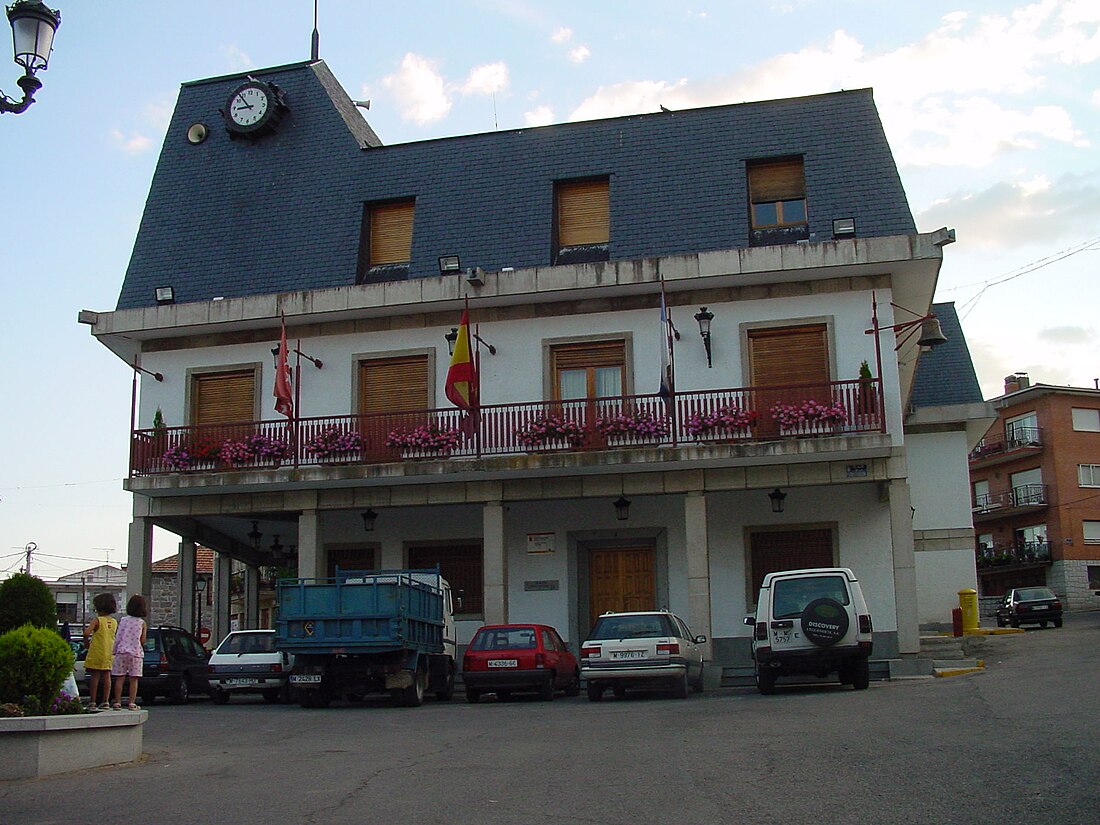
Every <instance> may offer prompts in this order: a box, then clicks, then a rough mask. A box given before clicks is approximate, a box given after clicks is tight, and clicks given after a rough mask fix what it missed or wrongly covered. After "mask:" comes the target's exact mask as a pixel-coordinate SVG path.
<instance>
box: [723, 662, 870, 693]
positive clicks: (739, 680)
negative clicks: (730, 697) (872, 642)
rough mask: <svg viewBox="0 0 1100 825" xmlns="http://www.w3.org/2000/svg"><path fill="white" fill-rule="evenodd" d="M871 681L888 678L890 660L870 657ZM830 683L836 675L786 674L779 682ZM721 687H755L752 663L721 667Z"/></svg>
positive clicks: (754, 672) (834, 679) (754, 673)
mask: <svg viewBox="0 0 1100 825" xmlns="http://www.w3.org/2000/svg"><path fill="white" fill-rule="evenodd" d="M870 671H871V681H872V682H880V681H885V680H887V679H889V678H890V662H889V661H888V660H886V659H872V660H871V662H870ZM799 682H801V683H803V684H816V683H821V684H832V683H834V682H836V676H835V675H831V676H829V677H827V678H825V679H818V678H817V677H815V676H798V677H795V676H788V677H786V678H784V680H783V682H781V684H792V685H793V684H797V683H799ZM722 687H756V671H755V670H754V668H753V667H752V665H733V666H727V667H723V668H722Z"/></svg>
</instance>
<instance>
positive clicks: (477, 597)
mask: <svg viewBox="0 0 1100 825" xmlns="http://www.w3.org/2000/svg"><path fill="white" fill-rule="evenodd" d="M437 564H438V565H439V571H440V573H441V574H442V576H443V578H445V579H446V580H447V583H448V584H449V585H450V586H451V592H452V593H453V594H454V595H455V597H456V598H457V597H459V596H461V597H462V606H461V607H457V606H456V608H455V612H456V613H482V612H483V611H484V609H485V607H484V605H485V597H484V593H485V565H484V563H483V562H482V554H481V547H480V546H479V545H476V544H470V545H459V546H451V547H410V548H409V568H410V569H411V570H426V569H429V568H432V567H435V566H436V565H437Z"/></svg>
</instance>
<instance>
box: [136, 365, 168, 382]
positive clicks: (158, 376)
mask: <svg viewBox="0 0 1100 825" xmlns="http://www.w3.org/2000/svg"><path fill="white" fill-rule="evenodd" d="M130 366H132V367H133V368H134V372H143V373H145V374H146V375H151V376H152V377H153V378H155V379H156V380H157V381H163V380H164V375H163V374H162V373H159V372H153V371H152V370H147V369H145V367H139V366H138V365H137V362H136V361H135V362H134V363H133V364H131V365H130ZM134 380H135V381H136V380H137V376H135V377H134Z"/></svg>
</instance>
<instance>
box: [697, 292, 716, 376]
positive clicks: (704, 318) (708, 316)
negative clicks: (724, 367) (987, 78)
mask: <svg viewBox="0 0 1100 825" xmlns="http://www.w3.org/2000/svg"><path fill="white" fill-rule="evenodd" d="M695 320H696V321H698V322H699V334H700V335H701V336H703V349H705V350H706V351H707V367H708V368H709V367H710V366H711V362H710V322H711V321H713V320H714V313H713V312H707V308H706V307H699V311H698V312H696V313H695Z"/></svg>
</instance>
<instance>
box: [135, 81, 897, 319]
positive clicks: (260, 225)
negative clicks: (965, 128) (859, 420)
mask: <svg viewBox="0 0 1100 825" xmlns="http://www.w3.org/2000/svg"><path fill="white" fill-rule="evenodd" d="M251 75H252V76H254V77H258V78H262V79H264V80H268V81H273V82H275V83H276V84H278V85H279V86H280V87H281V88H282V89H283V91H284V92H285V95H286V99H287V103H288V106H289V115H288V116H287V117H286V118H285V120H284V121H283V122H282V123H281V124H280V127H279V130H278V132H277V133H276V134H274V135H269V136H267V137H265V138H262V139H259V140H257V141H255V142H250V141H246V140H236V141H234V140H230V138H229V136H228V134H227V133H226V131H225V129H224V126H223V121H222V117H221V115H220V114H219V110H220V109H221V108H223V107H224V106H225V103H226V100H227V99H228V96H229V94H230V92H231V91H232V90H233V89H234V88H235V87H236V86H237V85H239V84H240V83H241V82H242V81H243V79H244V77H245V75H234V76H227V77H221V78H213V79H210V80H203V81H196V82H193V83H186V84H184V85H183V86H182V88H181V90H180V95H179V98H178V101H177V103H176V108H175V112H174V114H173V116H172V120H171V124H170V126H169V128H168V133H167V136H166V137H165V142H164V146H163V148H162V150H161V155H160V159H159V161H158V164H157V169H156V172H155V174H154V176H153V181H152V185H151V187H150V190H149V197H148V200H147V202H146V207H145V213H144V215H143V217H142V221H141V225H140V228H139V230H138V235H137V240H136V242H135V244H134V249H133V254H132V257H131V260H130V265H129V267H128V269H127V272H126V277H125V281H124V284H123V287H122V292H121V295H120V297H119V301H118V308H119V309H128V308H133V307H142V306H152V305H154V304H155V301H154V289H155V287H157V286H165V285H171V286H172V287H173V288H174V289H175V296H176V301H177V302H178V303H184V302H189V301H203V300H209V299H211V298H214V297H216V296H223V297H226V298H229V297H238V296H244V295H256V294H267V293H279V292H289V291H295V290H305V289H316V288H325V287H335V286H346V285H348V284H353V283H355V278H356V269H357V262H358V255H359V241H360V233H361V228H362V223H363V205H364V203H365V202H372V201H379V200H385V199H392V198H407V197H415V198H416V211H415V222H414V230H413V249H412V261H411V264H410V267H409V272H408V277H410V278H415V277H425V276H436V275H438V263H437V260H438V257H439V256H440V255H445V254H457V255H459V256H461V260H462V265H463V266H464V267H466V266H480V267H482V268H484V269H486V270H499V269H501V268H502V267H507V266H511V267H517V268H520V267H530V266H537V265H542V266H545V265H548V264H549V263H550V255H551V220H552V215H551V212H552V207H553V182H554V181H555V180H560V179H570V178H582V177H586V176H609V177H610V181H611V183H610V190H611V198H610V200H611V207H610V209H611V216H610V217H611V240H610V244H609V255H610V258H611V259H612V260H621V259H634V258H643V257H654V256H661V255H674V254H686V253H694V252H701V251H705V250H712V249H729V248H737V247H745V246H748V238H749V225H748V194H747V182H746V176H745V162H746V161H747V160H753V159H761V158H774V157H781V156H790V155H802V156H803V158H804V168H805V178H806V190H807V204H808V211H809V216H810V227H809V229H810V233H811V238H810V240H811V242H813V241H817V240H820V241H824V240H831V239H832V220H833V219H834V218H848V217H851V218H855V221H856V227H857V235H858V236H860V237H872V236H888V235H903V234H911V233H913V232H915V231H916V230H915V225H914V222H913V217H912V213H911V212H910V210H909V205H908V202H907V201H906V197H905V192H904V190H903V189H902V185H901V180H900V177H899V176H898V172H897V168H896V166H895V164H894V160H893V156H892V155H891V153H890V148H889V146H888V144H887V142H886V137H885V135H884V133H883V130H882V125H881V122H880V120H879V117H878V112H877V110H876V108H875V105H874V100H873V97H872V93H871V90H870V89H858V90H854V91H844V92H835V93H830V94H822V95H813V96H809V97H800V98H790V99H784V100H772V101H765V102H758V103H741V104H733V105H728V106H714V107H708V108H702V109H690V110H684V111H676V112H667V113H666V112H658V113H653V114H644V115H633V116H628V117H617V118H610V119H606V120H595V121H586V122H580V123H564V124H557V125H552V126H543V127H537V128H530V129H519V130H508V131H500V132H490V133H485V134H476V135H467V136H461V137H454V138H442V139H437V140H429V141H420V142H414V143H406V144H398V145H394V146H381V145H380V142H379V141H378V139H377V137H376V136H375V135H374V132H373V131H372V130H371V129H370V127H369V125H367V123H366V121H364V120H363V118H362V116H361V115H360V114H359V113H358V111H357V110H356V109H355V107H354V105H353V104H352V103H351V101H350V99H349V98H348V96H347V94H346V93H345V92H344V90H343V89H342V88H341V87H340V85H339V84H338V82H337V81H336V80H335V78H334V77H333V76H332V74H331V73H330V72H329V70H328V68H327V67H326V65H325V64H324V63H323V62H321V61H318V62H313V63H304V64H296V65H293V66H284V67H278V68H274V69H267V70H262V71H255V72H252V73H251ZM196 122H202V123H205V124H206V125H207V126H208V127H209V129H210V134H209V137H208V138H207V139H206V140H205V141H204V142H203V143H201V144H199V145H197V146H195V145H191V144H189V143H188V142H187V140H186V139H185V135H186V132H187V129H188V127H189V126H190V125H191V124H193V123H196Z"/></svg>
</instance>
